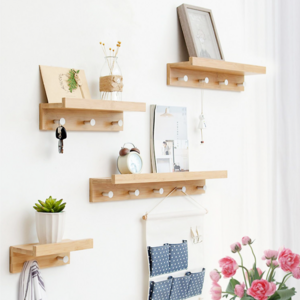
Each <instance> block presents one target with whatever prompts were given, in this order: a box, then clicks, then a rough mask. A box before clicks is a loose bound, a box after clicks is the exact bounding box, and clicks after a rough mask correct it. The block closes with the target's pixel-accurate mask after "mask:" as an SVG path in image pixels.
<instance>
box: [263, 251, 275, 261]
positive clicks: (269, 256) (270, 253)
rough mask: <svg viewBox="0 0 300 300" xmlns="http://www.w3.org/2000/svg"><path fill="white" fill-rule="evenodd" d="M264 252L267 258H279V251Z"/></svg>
mask: <svg viewBox="0 0 300 300" xmlns="http://www.w3.org/2000/svg"><path fill="white" fill-rule="evenodd" d="M264 254H265V258H266V259H273V260H275V259H277V256H278V251H276V250H265V251H264Z"/></svg>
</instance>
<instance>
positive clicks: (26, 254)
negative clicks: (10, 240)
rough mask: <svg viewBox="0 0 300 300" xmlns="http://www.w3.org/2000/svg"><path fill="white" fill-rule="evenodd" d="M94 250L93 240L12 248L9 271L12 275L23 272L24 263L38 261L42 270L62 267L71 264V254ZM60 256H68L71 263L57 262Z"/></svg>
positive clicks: (64, 241) (65, 241) (66, 241)
mask: <svg viewBox="0 0 300 300" xmlns="http://www.w3.org/2000/svg"><path fill="white" fill-rule="evenodd" d="M92 248H93V239H84V240H76V241H73V240H63V241H62V242H61V243H56V244H38V243H35V244H25V245H19V246H11V247H10V263H9V269H10V272H11V273H19V272H21V271H22V268H23V264H24V262H26V261H28V260H36V261H37V262H38V264H39V267H40V268H50V267H55V266H62V265H65V264H69V263H70V252H72V251H78V250H86V249H92ZM58 256H68V257H69V261H68V262H67V263H64V262H63V261H62V260H57V257H58Z"/></svg>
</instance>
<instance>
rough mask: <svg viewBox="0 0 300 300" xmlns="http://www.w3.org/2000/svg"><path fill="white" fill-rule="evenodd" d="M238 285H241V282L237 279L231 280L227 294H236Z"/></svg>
mask: <svg viewBox="0 0 300 300" xmlns="http://www.w3.org/2000/svg"><path fill="white" fill-rule="evenodd" d="M237 284H240V283H239V281H237V280H236V279H234V278H231V279H230V281H229V283H228V286H227V289H226V293H229V294H234V288H235V286H236V285H237Z"/></svg>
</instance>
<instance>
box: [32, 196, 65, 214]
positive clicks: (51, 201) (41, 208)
mask: <svg viewBox="0 0 300 300" xmlns="http://www.w3.org/2000/svg"><path fill="white" fill-rule="evenodd" d="M62 201H63V199H60V200H59V201H56V198H52V196H49V198H47V199H46V200H45V202H43V201H41V200H38V202H39V204H38V203H35V205H34V206H33V208H34V209H35V210H36V211H38V212H50V213H56V212H61V211H63V209H64V208H65V206H66V202H64V203H63V204H61V203H62Z"/></svg>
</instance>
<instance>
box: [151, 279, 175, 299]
mask: <svg viewBox="0 0 300 300" xmlns="http://www.w3.org/2000/svg"><path fill="white" fill-rule="evenodd" d="M172 281H173V277H172V276H170V277H168V280H164V281H159V282H154V281H151V282H150V291H149V300H168V299H170V291H171V286H172Z"/></svg>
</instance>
